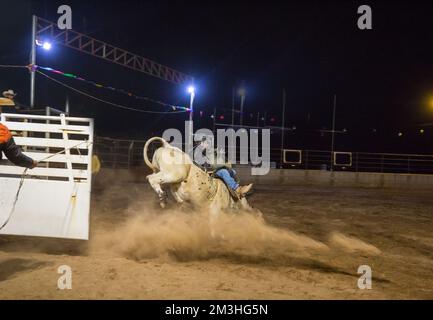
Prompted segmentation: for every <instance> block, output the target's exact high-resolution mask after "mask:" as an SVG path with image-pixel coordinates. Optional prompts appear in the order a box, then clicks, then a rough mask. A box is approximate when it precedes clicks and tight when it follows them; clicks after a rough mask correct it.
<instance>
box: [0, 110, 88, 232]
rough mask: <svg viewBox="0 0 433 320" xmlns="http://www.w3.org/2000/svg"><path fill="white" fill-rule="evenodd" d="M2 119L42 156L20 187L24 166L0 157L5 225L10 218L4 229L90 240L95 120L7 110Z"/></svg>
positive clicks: (0, 213)
mask: <svg viewBox="0 0 433 320" xmlns="http://www.w3.org/2000/svg"><path fill="white" fill-rule="evenodd" d="M0 122H1V123H2V124H4V125H5V126H7V127H8V128H9V130H10V131H11V132H12V133H13V135H14V140H15V142H16V144H17V145H19V146H21V148H22V149H23V150H24V151H25V152H24V153H25V154H26V155H28V156H30V157H31V158H33V159H35V160H36V161H40V164H39V166H38V167H37V168H34V169H28V170H27V171H26V175H25V177H24V180H23V183H22V185H21V189H20V182H21V181H22V177H23V173H24V170H25V168H22V167H17V166H14V165H12V164H11V163H9V162H8V161H5V160H3V161H1V162H0V225H2V224H3V223H4V221H7V219H9V218H10V220H9V222H8V223H7V224H6V225H5V226H4V228H3V229H1V230H0V234H10V235H25V236H42V237H56V238H69V239H82V240H88V238H89V212H90V194H91V181H92V148H93V119H88V118H75V117H66V116H65V115H63V114H62V115H60V116H39V115H25V114H5V113H3V114H1V117H0ZM17 193H18V194H19V196H18V198H17V200H16V202H15V199H16V195H17ZM14 202H15V206H14Z"/></svg>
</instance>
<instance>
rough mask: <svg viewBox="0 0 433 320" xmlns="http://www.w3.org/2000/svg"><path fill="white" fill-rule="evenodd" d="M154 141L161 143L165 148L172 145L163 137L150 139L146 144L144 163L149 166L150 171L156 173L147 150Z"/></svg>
mask: <svg viewBox="0 0 433 320" xmlns="http://www.w3.org/2000/svg"><path fill="white" fill-rule="evenodd" d="M153 141H161V142H162V146H163V147H168V146H169V145H170V144H169V143H168V142H167V141H165V140H164V139H163V138H161V137H153V138H150V139H149V140H147V141H146V144H145V145H144V149H143V157H144V162H145V163H146V164H147V166H148V167H149V168H150V169H152V170H153V171H156V168H155V167H154V166H153V164H152V162H151V161H150V160H149V158H148V157H147V149H148V148H149V145H150V144H151V143H152V142H153Z"/></svg>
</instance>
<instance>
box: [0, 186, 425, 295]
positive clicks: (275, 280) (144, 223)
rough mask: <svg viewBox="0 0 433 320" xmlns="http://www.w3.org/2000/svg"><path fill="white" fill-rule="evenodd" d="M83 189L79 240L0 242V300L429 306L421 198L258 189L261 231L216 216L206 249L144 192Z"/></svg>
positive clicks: (189, 222) (182, 220)
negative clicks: (63, 283)
mask: <svg viewBox="0 0 433 320" xmlns="http://www.w3.org/2000/svg"><path fill="white" fill-rule="evenodd" d="M94 187H95V188H94V189H95V190H94V192H93V194H92V209H91V239H90V241H88V242H85V241H83V242H81V241H78V242H77V241H64V240H57V239H41V238H21V237H9V236H2V237H0V299H17V298H18V299H433V196H432V194H431V193H430V192H427V191H424V192H423V191H402V190H380V189H366V188H363V189H361V188H360V189H347V188H338V187H335V188H331V187H317V186H316V187H314V186H277V185H274V186H272V185H258V186H256V188H255V192H254V194H252V195H251V196H250V198H249V199H250V203H251V204H252V205H253V206H254V207H256V208H259V209H260V210H261V211H262V212H263V217H264V220H261V219H260V218H258V217H256V216H253V215H249V214H243V213H241V214H237V215H222V216H221V219H220V221H219V222H218V223H217V226H216V230H217V234H218V235H219V236H218V237H216V238H213V237H211V236H210V232H209V226H208V223H207V218H206V213H193V212H190V211H188V210H183V211H182V210H179V209H177V207H175V206H169V208H168V209H166V210H165V211H161V209H159V208H158V206H157V203H156V196H155V195H154V194H153V193H152V192H151V190H150V188H149V187H148V186H147V185H146V184H145V183H135V182H132V181H131V182H123V183H118V184H114V185H113V184H108V183H105V184H103V185H102V184H99V185H95V186H94ZM61 265H69V266H70V267H71V268H72V289H71V290H59V289H58V288H57V281H58V277H59V276H60V275H59V274H58V273H57V270H58V267H59V266H61ZM360 265H368V266H370V267H371V269H372V274H373V279H372V289H371V290H360V289H359V288H358V286H357V283H358V277H359V276H360V275H359V274H357V270H358V267H359V266H360Z"/></svg>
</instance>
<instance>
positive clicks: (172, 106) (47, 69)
mask: <svg viewBox="0 0 433 320" xmlns="http://www.w3.org/2000/svg"><path fill="white" fill-rule="evenodd" d="M29 67H30V66H29ZM33 68H34V69H35V70H37V69H42V70H46V71H49V72H52V73H55V74H59V75H62V76H64V77H67V78H72V79H75V80H80V81H83V82H85V83H88V84H91V85H93V86H95V87H97V88H103V89H108V90H111V91H115V92H118V93H122V94H126V95H128V96H129V97H132V98H135V99H140V100H146V101H149V102H152V103H156V104H159V105H162V106H165V107H170V108H172V109H173V110H184V111H189V108H186V107H182V106H176V105H172V104H168V103H165V102H162V101H159V100H154V99H151V98H148V97H144V96H139V95H136V94H134V93H132V92H130V91H126V90H124V89H118V88H115V87H112V86H106V85H103V84H100V83H97V82H95V81H92V80H87V79H84V78H82V77H80V76H77V75H75V74H72V73H66V72H63V71H60V70H56V69H53V68H50V67H43V66H38V65H35V66H33Z"/></svg>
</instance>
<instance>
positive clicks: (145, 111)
mask: <svg viewBox="0 0 433 320" xmlns="http://www.w3.org/2000/svg"><path fill="white" fill-rule="evenodd" d="M36 72H37V73H39V74H41V75H43V76H44V77H46V78H48V79H50V80H52V81H54V82H56V83H58V84H60V85H62V86H64V87H66V88H68V89H70V90H72V91H75V92H77V93H80V94H82V95H84V96H86V97H88V98H91V99H94V100H97V101H100V102H102V103H106V104H109V105H112V106H114V107H117V108H121V109H125V110H130V111H136V112H142V113H157V114H161V113H162V114H172V113H184V112H188V110H182V111H165V112H164V111H148V110H142V109H136V108H131V107H127V106H123V105H120V104H117V103H113V102H110V101H106V100H102V99H99V98H97V97H95V96H92V95H90V94H88V93H86V92H83V91H80V90H78V89H75V88H73V87H71V86H69V85H67V84H66V83H63V82H61V81H59V80H57V79H54V78H52V77H50V76H49V75H47V74H45V73H43V72H41V71H39V70H36Z"/></svg>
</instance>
